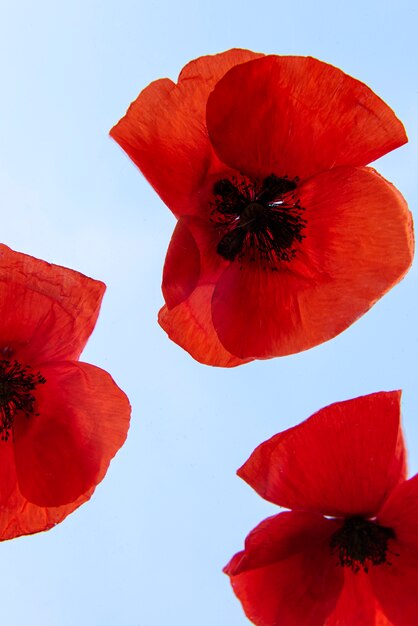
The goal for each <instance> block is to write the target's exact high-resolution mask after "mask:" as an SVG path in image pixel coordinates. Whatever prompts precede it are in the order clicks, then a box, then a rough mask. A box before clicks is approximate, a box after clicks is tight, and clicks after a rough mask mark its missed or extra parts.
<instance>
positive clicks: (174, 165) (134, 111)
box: [110, 49, 261, 215]
mask: <svg viewBox="0 0 418 626" xmlns="http://www.w3.org/2000/svg"><path fill="white" fill-rule="evenodd" d="M259 56H261V55H259V54H257V53H254V52H250V51H249V50H238V49H235V50H228V51H227V52H223V53H221V54H216V55H213V56H205V57H201V58H199V59H196V60H195V61H191V62H190V63H189V64H188V65H186V67H185V68H184V69H183V70H182V72H181V74H180V76H179V79H178V83H177V84H175V83H173V82H172V81H171V80H169V79H166V78H164V79H161V80H157V81H155V82H153V83H151V85H149V86H148V87H147V88H146V89H144V91H142V93H141V94H140V95H139V96H138V98H137V99H136V100H135V102H133V103H132V104H131V106H130V108H129V110H128V111H127V113H126V115H125V117H123V118H122V119H121V120H120V121H119V122H118V124H116V126H114V127H113V128H112V130H111V131H110V134H111V136H112V137H113V139H115V140H116V141H117V142H118V144H119V145H120V146H121V147H122V148H123V149H124V150H125V152H126V153H127V154H128V155H129V156H130V158H131V159H132V160H133V162H134V163H135V164H136V165H137V166H138V167H139V168H140V170H141V172H142V173H143V174H144V176H145V177H146V178H147V180H148V181H149V182H150V183H151V185H152V186H153V187H154V189H155V190H156V191H157V193H158V194H159V195H160V197H161V198H162V200H163V201H164V202H165V203H166V204H167V206H168V207H169V208H170V209H171V210H172V211H173V213H174V214H175V215H184V214H187V213H195V212H197V211H199V209H200V208H201V207H202V206H205V205H206V204H207V201H208V197H209V194H210V191H211V184H210V182H208V180H207V178H208V176H209V178H210V176H213V175H214V174H216V173H217V172H220V171H223V170H225V166H224V165H223V164H222V163H220V161H219V159H218V158H217V156H216V155H215V153H214V151H213V149H212V146H211V144H210V141H209V139H208V136H207V131H206V124H205V117H206V102H207V99H208V96H209V94H210V92H211V91H212V89H213V88H214V86H215V85H216V83H217V82H218V80H219V79H220V78H221V77H222V76H223V75H224V74H225V73H226V72H227V71H228V70H229V69H231V67H233V66H234V65H237V64H238V63H243V62H245V61H248V60H249V59H254V58H257V57H259ZM212 184H213V183H212Z"/></svg>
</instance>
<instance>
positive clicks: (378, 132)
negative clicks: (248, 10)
mask: <svg viewBox="0 0 418 626" xmlns="http://www.w3.org/2000/svg"><path fill="white" fill-rule="evenodd" d="M206 122H207V127H208V132H209V137H210V139H211V142H212V145H213V147H214V148H215V150H216V152H217V154H218V156H219V158H220V159H221V160H222V161H223V162H224V163H226V164H227V165H229V166H230V167H232V168H233V169H236V170H239V171H240V172H242V173H244V174H246V175H247V176H250V177H252V178H256V179H257V178H259V177H263V176H266V175H268V174H270V173H272V172H274V173H275V174H276V175H278V176H283V175H288V176H289V177H290V178H295V177H299V178H300V179H305V178H308V177H310V176H312V175H313V174H316V173H319V172H321V171H323V170H326V169H330V168H333V167H336V166H338V165H356V166H358V165H367V164H368V163H370V162H371V161H374V160H375V159H377V158H378V157H381V156H382V155H383V154H386V153H387V152H389V151H390V150H393V149H394V148H397V147H398V146H401V145H402V144H404V143H405V142H406V141H407V137H406V134H405V130H404V128H403V126H402V123H401V122H400V121H399V120H398V119H397V117H396V116H395V114H394V113H393V111H392V110H391V109H390V108H389V107H388V106H387V105H386V104H385V103H384V102H383V101H382V100H381V99H380V98H379V97H378V96H376V94H374V93H373V92H372V91H371V90H370V89H369V88H368V87H367V86H366V85H364V84H363V83H361V82H359V81H358V80H356V79H354V78H352V77H351V76H347V74H344V73H343V72H342V71H341V70H339V69H337V68H336V67H333V66H332V65H328V64H327V63H323V62H321V61H318V60H317V59H313V58H311V57H296V56H289V57H286V56H282V57H281V56H266V57H262V58H259V59H255V60H252V61H249V62H247V63H245V64H241V65H237V66H235V67H234V68H232V69H231V70H230V71H229V72H228V73H227V74H225V76H224V77H223V78H221V79H220V80H219V82H218V83H217V84H216V86H215V89H214V90H213V92H212V93H211V95H210V96H209V99H208V105H207V116H206Z"/></svg>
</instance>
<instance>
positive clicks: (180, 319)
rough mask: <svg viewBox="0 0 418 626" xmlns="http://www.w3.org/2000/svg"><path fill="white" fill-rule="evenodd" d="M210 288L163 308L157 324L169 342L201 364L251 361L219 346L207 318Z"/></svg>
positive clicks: (199, 289)
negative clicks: (174, 305)
mask: <svg viewBox="0 0 418 626" xmlns="http://www.w3.org/2000/svg"><path fill="white" fill-rule="evenodd" d="M212 294H213V285H210V284H208V285H200V286H198V287H196V289H195V290H194V291H193V293H192V294H191V295H190V296H189V297H188V298H187V299H186V300H184V301H183V302H181V303H180V304H179V305H177V306H176V307H174V308H173V309H171V310H170V309H168V307H167V306H163V307H162V309H161V310H160V312H159V315H158V323H159V324H160V326H161V327H162V328H163V329H164V330H165V332H166V333H167V335H168V336H169V337H170V339H171V340H172V341H174V342H175V343H177V344H178V345H179V346H181V347H182V348H184V350H187V352H189V354H190V355H191V356H192V357H193V358H194V359H196V361H199V362H200V363H204V364H205V365H214V366H218V367H235V366H237V365H241V364H242V363H248V362H249V361H251V360H252V359H239V358H237V357H236V356H234V355H233V354H230V353H229V352H227V350H225V348H224V347H223V346H222V344H221V343H220V341H219V339H218V336H217V334H216V332H215V329H214V327H213V323H212V316H211V308H210V303H211V298H212Z"/></svg>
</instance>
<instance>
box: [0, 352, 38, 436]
mask: <svg viewBox="0 0 418 626" xmlns="http://www.w3.org/2000/svg"><path fill="white" fill-rule="evenodd" d="M45 382H46V380H45V378H44V377H43V376H42V375H41V374H40V373H39V372H37V373H32V372H31V369H30V367H29V366H28V365H26V366H22V365H21V364H20V363H18V361H6V360H0V437H1V439H2V440H3V441H7V440H8V439H9V437H10V431H11V430H12V427H13V421H14V418H15V415H16V413H17V412H18V411H21V412H22V413H23V414H24V415H25V416H26V417H30V416H31V415H34V402H35V396H34V395H33V393H32V392H33V391H34V390H35V388H36V387H37V385H43V384H44V383H45Z"/></svg>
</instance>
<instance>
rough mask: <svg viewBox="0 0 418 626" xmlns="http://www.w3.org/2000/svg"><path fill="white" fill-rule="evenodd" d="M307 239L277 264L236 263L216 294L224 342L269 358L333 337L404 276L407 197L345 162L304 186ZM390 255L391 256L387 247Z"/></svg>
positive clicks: (235, 350) (243, 353) (215, 312)
mask: <svg viewBox="0 0 418 626" xmlns="http://www.w3.org/2000/svg"><path fill="white" fill-rule="evenodd" d="M298 198H299V202H300V204H301V206H302V207H304V209H305V213H304V219H306V227H305V229H304V231H303V232H304V235H305V238H304V239H303V240H302V242H301V243H298V244H297V246H295V250H296V254H295V258H294V259H292V260H291V261H289V262H287V261H282V262H280V263H281V264H280V266H279V268H278V271H274V272H273V271H271V270H270V269H269V268H264V267H262V266H261V265H260V264H259V263H252V264H251V263H249V262H247V263H246V264H245V266H244V267H242V263H238V262H236V261H234V262H232V263H231V264H230V265H229V266H228V267H227V268H226V269H225V270H224V273H223V274H222V275H221V277H220V279H219V280H218V283H217V285H216V289H215V291H214V295H213V300H212V316H213V323H214V326H215V329H216V332H217V333H218V336H219V339H220V341H221V343H222V344H223V345H224V346H225V348H226V349H227V350H228V351H229V352H231V353H232V354H235V355H237V356H239V357H241V358H246V357H254V358H270V357H273V356H284V355H286V354H292V353H295V352H300V351H301V350H306V349H308V348H311V347H312V346H315V345H318V344H320V343H322V342H324V341H327V340H329V339H331V338H332V337H334V336H336V335H337V334H339V333H341V332H342V331H343V330H345V329H346V328H347V327H348V326H350V324H352V323H353V322H354V321H356V320H357V319H358V318H359V317H360V316H361V315H363V314H364V313H365V312H366V311H367V310H368V309H369V308H370V307H371V306H372V305H373V304H374V303H375V302H376V301H377V300H378V299H379V298H380V297H381V296H382V295H384V293H386V292H387V291H388V290H389V289H390V288H391V287H393V286H394V285H395V284H396V283H397V282H399V281H400V280H401V278H402V277H403V276H404V274H405V273H406V272H407V270H408V268H409V267H410V264H411V262H412V257H413V245H414V242H413V230H412V218H411V214H410V212H409V211H408V207H407V205H406V202H405V200H404V199H403V197H402V196H401V194H400V193H399V192H398V191H397V190H396V189H395V187H393V185H391V184H390V183H389V182H388V181H386V180H385V179H384V178H382V177H381V176H379V174H377V173H376V172H375V171H374V170H372V169H371V168H351V167H341V168H336V169H334V170H330V171H327V172H323V173H321V174H318V175H317V176H314V177H313V178H311V179H310V180H308V181H306V182H305V183H302V184H301V186H300V188H299V190H298ZM383 252H384V253H383Z"/></svg>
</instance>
